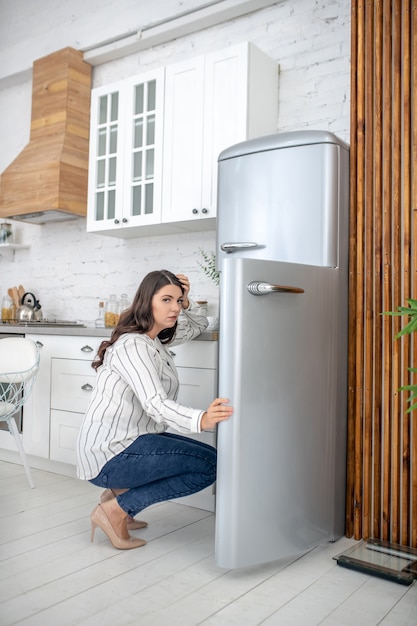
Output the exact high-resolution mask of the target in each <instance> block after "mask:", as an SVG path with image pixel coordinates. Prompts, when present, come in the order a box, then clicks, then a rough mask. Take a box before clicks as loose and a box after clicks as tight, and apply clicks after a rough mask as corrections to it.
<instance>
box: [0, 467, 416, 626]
mask: <svg viewBox="0 0 417 626" xmlns="http://www.w3.org/2000/svg"><path fill="white" fill-rule="evenodd" d="M34 475H35V481H36V488H35V489H30V488H29V487H28V484H27V480H26V476H25V474H24V471H23V468H22V467H21V466H19V465H15V464H13V463H6V462H3V461H0V564H1V567H0V626H12V625H15V624H19V625H22V626H23V625H25V626H44V625H45V624H49V623H53V624H56V626H75V625H77V626H78V625H80V626H114V625H115V624H117V625H118V626H119V625H121V626H128V625H130V624H132V625H133V624H134V625H135V626H137V624H140V626H151V625H153V626H165V625H166V626H172V624H176V623H179V624H181V626H197V625H200V624H204V625H205V626H223V625H225V626H226V624H227V625H228V626H230V625H233V624H236V625H239V626H258V625H261V624H262V625H268V626H272V625H278V626H280V625H282V626H291V625H294V626H300V625H301V624H302V625H305V626H316V625H319V624H320V625H321V624H323V625H325V626H345V625H346V626H348V625H349V626H350V625H351V624H355V626H361V625H364V626H365V625H366V626H374V625H375V626H377V625H379V624H381V625H383V626H416V624H417V618H416V615H417V584H416V583H414V584H413V585H411V586H409V587H406V586H403V585H400V584H397V583H393V582H389V581H386V580H382V579H379V578H376V577H372V576H368V575H365V574H362V573H359V572H354V571H352V570H348V569H345V568H342V567H340V566H338V565H337V563H336V561H335V560H334V558H333V557H334V556H336V555H337V554H339V553H341V552H343V551H344V550H346V549H347V548H348V547H350V546H352V545H354V544H355V542H354V541H353V540H351V539H347V538H341V539H340V540H339V541H337V542H336V543H333V544H332V543H327V544H323V545H321V546H318V547H317V548H315V549H314V550H311V551H310V552H309V553H307V554H305V555H303V556H301V557H294V558H293V559H286V560H282V561H275V562H273V563H268V564H266V565H262V566H258V567H254V568H245V569H241V570H230V571H229V570H225V569H221V568H219V567H217V566H216V564H215V558H214V532H215V523H214V522H215V520H214V515H213V514H212V513H210V512H208V511H204V510H201V509H196V508H192V507H189V506H184V505H182V504H178V503H176V502H175V503H174V502H167V503H162V504H158V505H155V506H153V507H150V508H149V509H147V510H146V511H144V512H143V514H142V518H143V519H146V520H147V521H148V523H149V526H148V528H146V529H142V530H140V531H135V532H134V533H132V534H135V535H136V536H140V537H143V539H146V541H147V544H146V546H144V547H143V548H140V549H137V550H131V551H118V550H115V549H114V548H113V547H112V546H111V544H110V543H109V541H108V540H107V538H106V536H105V535H104V534H103V533H102V531H101V530H100V529H99V528H97V529H96V533H95V538H94V542H93V543H91V541H90V538H91V528H90V521H89V514H90V512H91V510H92V508H93V507H94V506H95V504H96V503H97V501H98V497H99V494H100V491H99V490H98V489H97V488H95V487H93V486H92V485H90V484H89V483H85V482H83V481H79V480H77V479H75V478H70V477H66V476H60V475H58V474H54V473H51V472H45V471H41V470H34Z"/></svg>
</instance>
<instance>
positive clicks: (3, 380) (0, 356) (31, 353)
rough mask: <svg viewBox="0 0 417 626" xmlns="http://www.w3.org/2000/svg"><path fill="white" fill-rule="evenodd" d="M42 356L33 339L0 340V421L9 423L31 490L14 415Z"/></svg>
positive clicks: (28, 470) (28, 468)
mask: <svg viewBox="0 0 417 626" xmlns="http://www.w3.org/2000/svg"><path fill="white" fill-rule="evenodd" d="M39 358H40V357H39V348H38V346H37V345H36V343H35V342H34V341H32V340H31V339H26V338H25V337H5V338H4V339H1V340H0V422H7V426H8V428H9V431H10V433H11V434H12V435H13V437H14V439H15V442H16V446H17V449H18V451H19V453H20V456H21V459H22V462H23V466H24V468H25V471H26V475H27V477H28V480H29V485H30V486H31V487H32V489H33V488H34V487H35V482H34V480H33V476H32V472H31V470H30V467H29V463H28V460H27V458H26V454H25V451H24V448H23V444H22V439H21V436H20V434H19V431H18V429H17V425H16V421H15V419H14V414H15V413H16V411H18V410H19V409H20V407H22V406H23V405H24V404H25V402H26V401H27V399H28V398H29V396H30V394H31V392H32V388H33V384H34V382H35V380H36V376H37V373H38V369H39Z"/></svg>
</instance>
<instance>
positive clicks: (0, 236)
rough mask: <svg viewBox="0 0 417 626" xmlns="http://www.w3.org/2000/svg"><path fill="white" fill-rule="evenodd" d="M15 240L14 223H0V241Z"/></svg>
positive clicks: (8, 241) (9, 241) (10, 241)
mask: <svg viewBox="0 0 417 626" xmlns="http://www.w3.org/2000/svg"><path fill="white" fill-rule="evenodd" d="M12 242H13V229H12V225H11V224H9V223H8V222H3V223H2V224H0V243H12Z"/></svg>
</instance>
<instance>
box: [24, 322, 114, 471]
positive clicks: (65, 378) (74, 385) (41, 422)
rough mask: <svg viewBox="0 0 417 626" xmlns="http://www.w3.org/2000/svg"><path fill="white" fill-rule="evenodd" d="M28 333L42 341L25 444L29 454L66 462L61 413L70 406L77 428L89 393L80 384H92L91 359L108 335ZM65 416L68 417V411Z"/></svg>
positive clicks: (26, 417) (27, 409) (28, 408)
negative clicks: (61, 444) (62, 446)
mask: <svg viewBox="0 0 417 626" xmlns="http://www.w3.org/2000/svg"><path fill="white" fill-rule="evenodd" d="M26 336H27V337H29V338H30V339H32V340H33V341H35V342H36V343H37V344H38V345H39V347H40V355H41V356H40V367H39V372H38V377H37V379H36V382H35V385H34V387H33V391H32V395H31V396H30V398H29V400H28V402H27V404H26V407H25V411H24V415H23V445H24V448H25V451H26V453H27V454H32V455H34V456H38V457H43V458H46V459H48V458H50V459H53V460H55V461H63V462H64V463H67V462H68V461H67V458H68V455H67V451H66V448H64V450H65V452H64V454H63V455H60V454H59V452H58V451H59V447H60V443H59V440H58V439H57V436H58V437H59V436H60V435H61V433H60V431H59V427H58V425H59V417H60V414H61V413H62V411H63V410H64V409H65V410H66V411H67V410H68V411H67V412H68V414H69V415H72V417H73V419H74V429H75V428H78V422H79V419H80V415H81V417H82V412H83V411H84V408H83V407H84V406H85V407H86V405H87V402H88V397H89V391H88V390H87V391H86V390H82V389H80V388H78V386H79V387H81V386H82V385H84V384H92V381H93V379H94V370H93V368H92V367H91V361H92V360H93V358H94V356H95V354H96V353H97V350H98V347H99V345H100V343H101V342H102V341H103V339H105V337H82V336H63V335H47V334H45V335H40V334H36V335H35V334H34V335H30V334H27V335H26ZM67 374H68V375H67ZM84 394H85V395H84ZM60 398H61V399H60ZM56 408H58V411H56V412H54V415H53V417H52V415H51V409H56ZM57 414H58V415H57ZM65 419H66V420H68V415H67V416H65ZM52 424H53V427H52ZM51 451H52V454H51Z"/></svg>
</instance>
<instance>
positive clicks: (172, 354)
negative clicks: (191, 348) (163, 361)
mask: <svg viewBox="0 0 417 626" xmlns="http://www.w3.org/2000/svg"><path fill="white" fill-rule="evenodd" d="M169 353H170V355H171V356H177V353H176V352H173V351H172V350H170V351H169Z"/></svg>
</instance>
